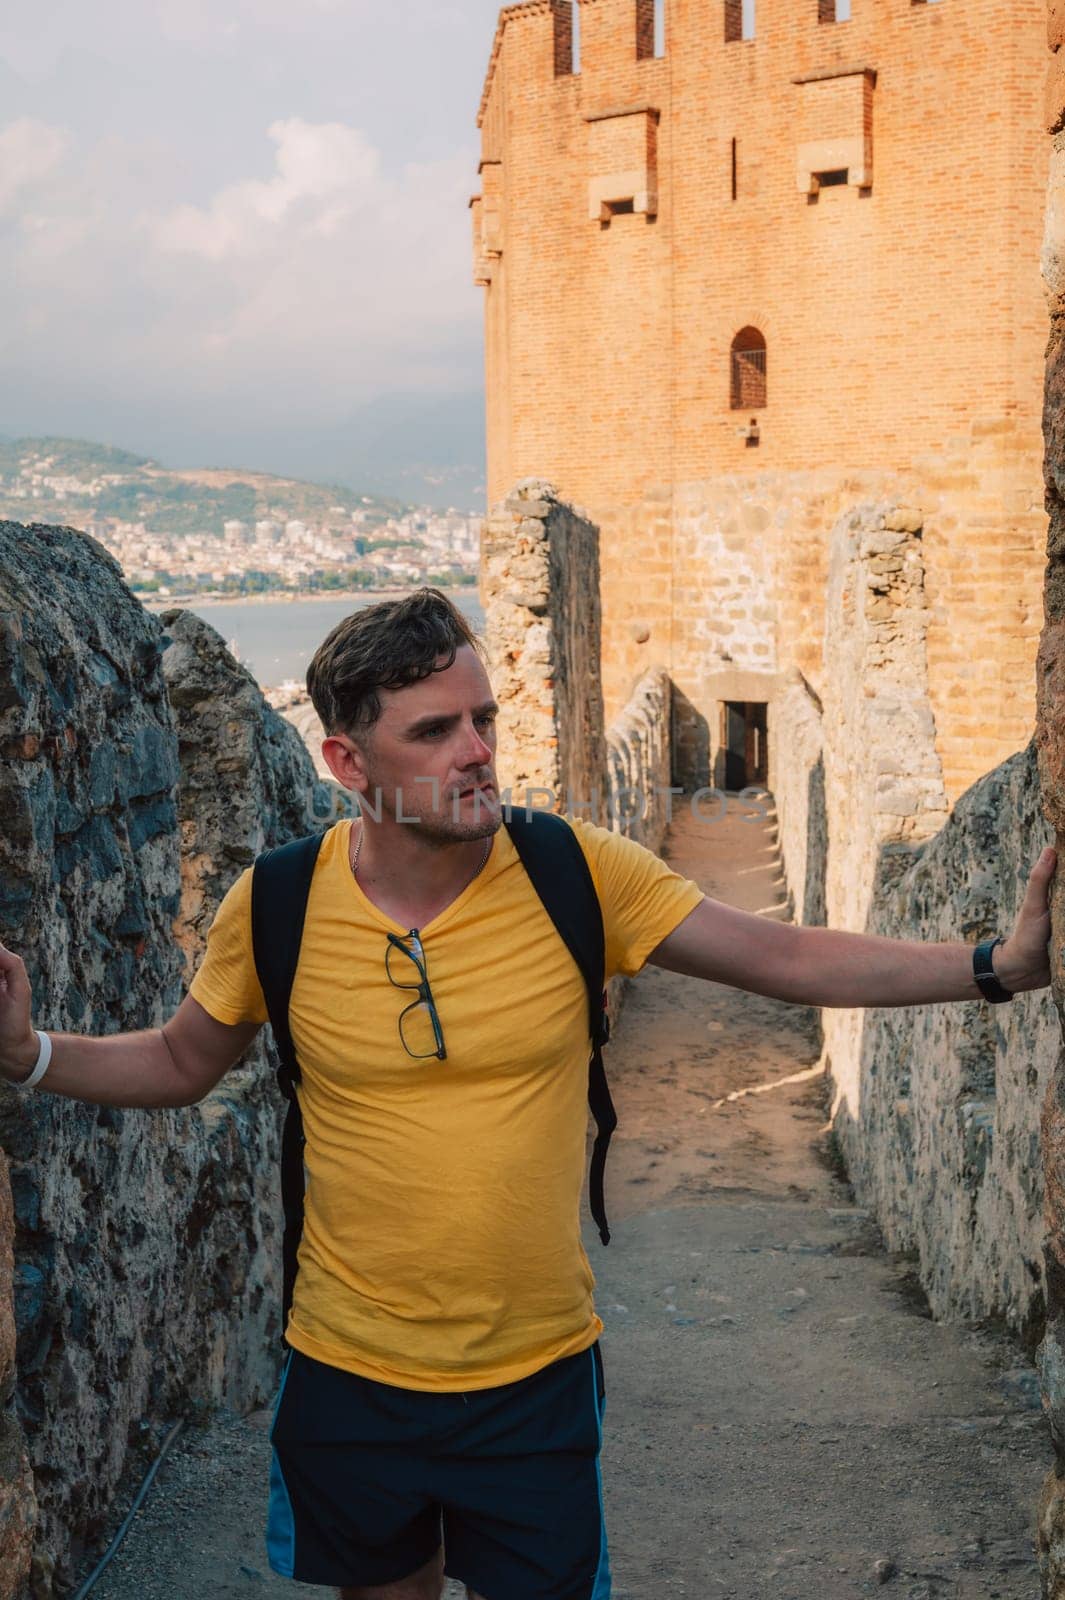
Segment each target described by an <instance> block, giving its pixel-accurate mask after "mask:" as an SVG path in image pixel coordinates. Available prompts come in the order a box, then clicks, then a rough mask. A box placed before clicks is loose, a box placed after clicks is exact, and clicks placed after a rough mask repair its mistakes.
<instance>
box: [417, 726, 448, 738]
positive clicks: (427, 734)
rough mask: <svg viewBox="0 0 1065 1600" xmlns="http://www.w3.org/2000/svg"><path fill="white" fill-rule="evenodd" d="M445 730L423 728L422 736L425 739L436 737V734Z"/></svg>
mask: <svg viewBox="0 0 1065 1600" xmlns="http://www.w3.org/2000/svg"><path fill="white" fill-rule="evenodd" d="M444 731H445V730H444V729H443V728H423V729H422V738H423V739H432V738H434V737H435V736H436V734H438V733H443V732H444Z"/></svg>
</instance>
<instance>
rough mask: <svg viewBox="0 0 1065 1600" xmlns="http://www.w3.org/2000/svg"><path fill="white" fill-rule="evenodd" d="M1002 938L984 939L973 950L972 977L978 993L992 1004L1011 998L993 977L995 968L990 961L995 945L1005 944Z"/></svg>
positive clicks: (1000, 1003) (1007, 991)
mask: <svg viewBox="0 0 1065 1600" xmlns="http://www.w3.org/2000/svg"><path fill="white" fill-rule="evenodd" d="M1005 943H1006V941H1005V939H1003V938H1001V937H1000V938H998V939H985V940H984V942H983V944H978V945H977V947H976V949H975V950H974V951H973V977H974V978H975V979H976V981H977V983H978V984H979V986H980V993H981V994H982V995H983V997H984V999H985V1000H989V1001H990V1002H991V1004H992V1005H993V1006H1000V1005H1002V1003H1003V1001H1005V1000H1012V999H1013V995H1012V994H1011V993H1010V991H1009V990H1008V989H1004V988H1003V987H1002V985H1001V983H999V981H998V979H997V978H996V977H995V968H994V965H993V964H992V961H991V952H992V951H993V950H994V949H995V946H996V945H1000V944H1005Z"/></svg>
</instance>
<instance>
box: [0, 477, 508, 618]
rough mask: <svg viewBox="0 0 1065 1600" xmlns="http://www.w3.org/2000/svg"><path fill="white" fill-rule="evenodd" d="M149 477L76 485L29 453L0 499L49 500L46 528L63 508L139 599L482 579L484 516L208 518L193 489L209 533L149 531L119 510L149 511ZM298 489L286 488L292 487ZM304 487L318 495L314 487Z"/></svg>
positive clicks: (367, 504)
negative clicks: (143, 502) (145, 501)
mask: <svg viewBox="0 0 1065 1600" xmlns="http://www.w3.org/2000/svg"><path fill="white" fill-rule="evenodd" d="M155 476H156V477H159V478H160V479H162V480H169V482H170V483H173V482H174V481H175V479H178V481H179V482H181V480H180V479H179V478H178V475H170V474H165V473H158V471H157V470H156V473H155ZM153 481H154V479H153V476H152V474H151V473H150V472H149V473H146V471H145V470H144V469H137V470H134V471H131V472H128V473H121V472H113V473H103V472H95V473H94V472H92V470H91V469H90V470H89V471H88V472H87V473H86V475H85V476H81V477H79V476H77V475H75V474H72V473H70V472H69V471H64V470H62V468H61V467H60V466H59V465H58V463H57V462H56V460H55V459H54V458H53V457H50V456H49V455H47V454H40V453H34V452H29V453H27V454H26V455H25V456H24V457H23V458H22V459H21V460H20V462H19V464H18V466H17V468H16V469H15V470H9V471H8V472H7V473H6V474H0V503H2V502H12V501H41V502H45V503H46V504H45V505H41V506H40V507H35V508H34V513H33V514H34V516H35V517H38V518H40V519H42V520H49V511H48V505H49V504H54V505H56V511H57V513H58V511H59V506H62V508H63V509H62V512H61V513H59V515H58V516H57V517H56V520H59V519H60V518H61V520H63V521H67V522H71V523H73V524H74V525H75V526H80V527H82V528H84V530H85V531H86V532H87V533H89V534H91V535H92V537H93V538H94V539H96V540H97V541H98V542H99V543H100V544H101V545H103V547H104V548H105V549H106V550H108V551H109V552H110V554H111V555H113V556H114V557H115V559H116V560H117V561H118V563H119V564H120V566H121V567H122V570H123V572H124V573H125V576H126V580H127V582H128V583H129V584H130V586H131V587H132V588H134V589H139V590H140V591H142V592H149V593H155V594H161V595H177V594H203V593H218V592H223V593H262V592H287V591H303V592H311V591H315V590H321V589H341V588H367V589H373V588H381V589H384V588H390V587H395V586H396V585H404V586H406V585H409V584H417V583H426V582H431V583H438V584H451V585H461V584H466V583H474V582H475V581H476V577H477V570H478V563H479V558H480V540H481V525H482V518H481V517H480V516H478V515H475V514H473V513H466V512H461V511H457V510H448V511H446V512H439V511H434V510H433V509H431V508H429V507H415V508H411V509H408V510H404V511H401V512H397V513H395V514H393V515H387V514H385V513H384V512H383V510H382V508H381V507H380V506H377V505H375V503H374V502H373V501H372V500H370V499H369V497H362V503H361V504H360V505H359V506H357V507H355V508H354V509H353V508H352V507H350V506H343V505H332V506H329V507H328V508H327V509H326V510H325V511H323V512H322V513H321V514H315V515H313V516H312V515H311V514H310V513H308V512H304V513H303V514H302V515H300V516H292V515H291V514H289V513H287V512H285V511H283V510H282V509H280V508H277V507H273V506H269V507H264V508H263V509H264V510H265V511H266V515H263V516H247V517H243V516H242V517H236V516H223V515H221V514H216V515H214V516H212V515H211V510H210V507H209V505H208V508H207V509H206V510H205V511H204V512H203V513H202V514H201V513H199V512H198V510H197V504H196V499H195V493H196V489H195V486H192V487H191V488H187V487H186V485H184V484H182V488H183V491H185V492H187V493H188V495H189V498H190V500H191V504H189V505H188V506H187V508H183V510H185V515H184V516H183V518H182V520H183V521H184V522H185V523H186V524H187V523H188V522H189V521H190V520H192V521H196V520H200V521H202V522H203V524H204V525H203V526H202V527H194V528H190V529H188V531H184V530H183V531H174V529H173V528H163V529H161V528H158V527H156V528H153V527H152V526H151V518H150V517H149V516H148V515H141V516H137V515H135V514H131V515H130V516H129V517H122V516H120V515H116V514H114V510H113V508H114V504H115V501H116V499H117V500H118V502H119V504H121V503H122V501H123V499H125V498H127V497H128V499H129V505H130V511H131V513H135V512H136V511H137V510H140V509H142V508H141V507H140V506H139V505H138V500H139V499H140V498H142V497H143V498H150V487H151V484H152V483H153ZM258 481H259V482H262V481H264V480H261V479H259V480H258ZM294 487H296V488H298V486H292V485H286V488H287V489H288V490H289V491H291V490H292V489H293V488H294ZM307 488H308V492H309V493H308V498H311V497H312V496H313V494H314V486H313V485H309V486H307ZM317 493H318V497H319V500H320V499H321V496H320V491H318V492H317ZM205 500H206V495H205ZM105 506H106V508H107V509H105ZM18 514H19V515H20V516H21V515H24V513H22V512H19V513H18ZM53 515H56V514H55V513H53ZM160 520H166V519H165V517H162V516H161V517H160Z"/></svg>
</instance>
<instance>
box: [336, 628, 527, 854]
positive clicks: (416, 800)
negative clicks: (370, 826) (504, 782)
mask: <svg viewBox="0 0 1065 1600" xmlns="http://www.w3.org/2000/svg"><path fill="white" fill-rule="evenodd" d="M380 700H381V716H380V718H379V719H378V721H377V722H376V723H375V725H374V726H373V728H371V729H370V730H369V732H368V733H366V734H360V735H359V736H358V738H357V739H354V740H352V741H351V743H352V745H353V747H354V751H355V753H356V762H355V766H356V768H357V769H358V777H357V781H356V784H355V787H356V789H357V790H358V791H359V792H360V793H361V794H364V795H365V796H366V801H367V804H368V806H369V807H370V808H371V810H372V811H373V812H376V811H377V807H378V804H379V803H380V805H381V807H382V814H383V815H386V816H389V817H394V818H396V819H397V820H401V819H403V818H408V819H410V818H417V819H418V820H417V822H413V821H412V822H410V826H411V827H417V828H419V830H420V831H421V832H422V833H423V834H424V835H425V836H426V837H427V838H431V839H435V840H439V841H440V842H441V843H446V842H450V841H455V840H462V839H484V838H487V837H488V836H489V835H491V834H493V833H496V832H497V831H498V829H499V826H500V822H501V815H500V806H499V789H498V784H497V782H496V774H495V753H496V729H495V720H496V715H497V713H498V710H499V708H498V706H497V705H496V702H495V699H494V698H493V695H492V686H491V684H490V683H489V681H488V674H487V673H486V672H485V669H484V663H483V662H482V661H481V658H480V656H479V655H478V654H477V652H476V650H474V649H472V648H471V647H470V646H469V645H464V646H463V647H462V648H461V649H460V650H459V651H458V653H457V655H456V656H455V660H454V661H453V663H452V664H451V666H450V667H447V668H445V669H444V670H443V671H441V672H434V673H432V675H431V676H430V677H428V678H424V679H423V680H422V681H421V682H420V683H412V684H409V685H408V686H407V688H405V689H384V690H381V691H380ZM378 794H379V795H380V801H379V800H378Z"/></svg>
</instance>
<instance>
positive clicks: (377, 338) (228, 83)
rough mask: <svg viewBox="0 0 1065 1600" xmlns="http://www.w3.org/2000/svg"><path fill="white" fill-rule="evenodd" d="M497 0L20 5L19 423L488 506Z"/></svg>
mask: <svg viewBox="0 0 1065 1600" xmlns="http://www.w3.org/2000/svg"><path fill="white" fill-rule="evenodd" d="M497 14H498V3H497V0H460V3H456V4H451V3H448V0H380V3H371V0H299V3H298V4H297V3H295V0H287V3H282V0H93V3H92V4H90V5H86V4H85V0H36V3H35V4H34V5H33V6H17V7H16V6H6V7H4V8H3V9H2V11H0V377H2V382H0V434H4V435H7V436H9V437H19V436H22V435H28V434H34V435H36V434H59V435H65V436H71V437H75V438H86V439H95V440H100V441H102V442H104V443H108V444H114V445H118V446H121V447H123V448H125V449H129V450H134V451H138V452H141V453H143V454H145V455H151V456H154V457H156V458H157V459H159V460H160V461H163V462H165V463H166V464H167V465H170V466H234V465H240V466H245V467H254V468H257V469H259V470H263V471H268V472H279V473H283V474H293V475H300V476H305V477H312V478H316V479H324V480H328V481H335V482H341V483H346V484H349V485H351V486H353V487H357V488H362V489H364V490H365V491H367V492H370V491H374V490H376V491H379V492H382V493H388V494H396V495H401V496H402V497H403V498H404V499H409V500H420V499H428V500H431V501H432V502H434V503H437V504H456V505H463V506H465V505H471V506H473V505H476V504H478V502H479V501H480V499H481V498H482V497H483V482H484V466H483V457H484V423H483V377H482V359H483V357H482V336H481V311H482V307H481V295H482V293H483V291H481V290H479V289H477V288H475V287H474V284H473V280H472V262H471V249H470V223H469V212H468V209H467V202H468V200H469V197H470V195H471V194H473V193H474V192H475V191H476V190H477V189H478V187H479V180H478V178H477V159H478V136H477V129H476V111H477V104H478V101H479V98H480V90H481V84H482V81H483V77H484V72H485V68H486V65H487V61H488V55H489V50H490V47H491V43H492V36H493V32H494V28H495V20H496V17H497Z"/></svg>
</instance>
